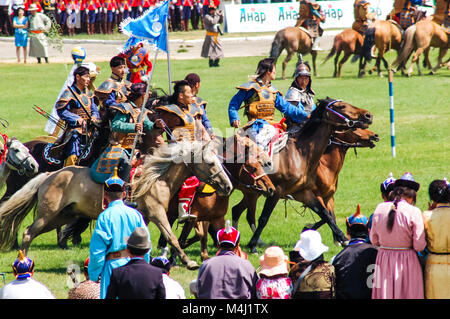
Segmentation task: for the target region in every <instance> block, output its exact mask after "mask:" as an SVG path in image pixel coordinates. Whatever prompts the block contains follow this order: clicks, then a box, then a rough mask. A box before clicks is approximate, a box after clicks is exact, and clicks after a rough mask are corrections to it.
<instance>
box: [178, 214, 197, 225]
mask: <svg viewBox="0 0 450 319" xmlns="http://www.w3.org/2000/svg"><path fill="white" fill-rule="evenodd" d="M196 219H197V216H195V215H192V214H188V213H186V214H184V215H182V216H178V223H180V224H183V223H185V222H187V221H194V220H196Z"/></svg>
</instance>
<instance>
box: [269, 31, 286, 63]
mask: <svg viewBox="0 0 450 319" xmlns="http://www.w3.org/2000/svg"><path fill="white" fill-rule="evenodd" d="M281 31H283V30H281ZM281 31H278V32H277V34H275V38H274V39H273V42H272V47H271V48H270V57H271V58H275V60H277V59H278V57H279V56H280V54H281V51H283V32H281Z"/></svg>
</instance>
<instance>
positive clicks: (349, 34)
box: [322, 29, 364, 78]
mask: <svg viewBox="0 0 450 319" xmlns="http://www.w3.org/2000/svg"><path fill="white" fill-rule="evenodd" d="M363 43H364V37H363V36H362V35H361V34H360V33H359V32H357V31H355V30H353V29H345V30H344V31H342V32H341V33H339V34H338V35H336V36H335V37H334V40H333V47H332V48H331V51H330V53H329V54H328V55H327V57H326V58H325V59H324V60H323V62H322V64H324V63H326V62H327V61H328V60H329V59H331V57H333V56H334V55H335V57H334V73H333V77H335V78H336V77H337V78H340V77H341V71H342V66H343V65H344V63H345V62H347V60H348V58H350V56H351V55H353V54H354V55H355V58H357V57H358V56H359V69H360V70H361V68H362V63H363V61H362V59H363V56H362V46H363ZM342 52H344V56H343V57H342V59H341V60H340V61H339V57H340V55H341V53H342ZM352 62H353V60H352Z"/></svg>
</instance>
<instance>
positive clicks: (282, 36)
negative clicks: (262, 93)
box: [270, 27, 317, 80]
mask: <svg viewBox="0 0 450 319" xmlns="http://www.w3.org/2000/svg"><path fill="white" fill-rule="evenodd" d="M311 48H312V38H311V36H310V35H309V33H308V32H307V30H306V29H303V28H297V27H287V28H284V29H281V30H280V31H278V32H277V33H276V34H275V38H274V39H273V42H272V47H271V49H270V57H271V58H275V59H278V57H279V56H280V54H281V52H282V51H283V49H286V51H287V56H286V58H285V59H284V61H283V72H282V78H283V80H285V79H286V65H287V63H288V62H289V61H290V60H291V59H292V57H293V56H294V54H295V53H296V52H297V53H300V54H302V55H305V54H308V53H311V56H312V64H313V70H314V76H317V71H316V57H317V51H314V50H311Z"/></svg>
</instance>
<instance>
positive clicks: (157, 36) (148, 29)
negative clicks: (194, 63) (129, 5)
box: [120, 0, 169, 52]
mask: <svg viewBox="0 0 450 319" xmlns="http://www.w3.org/2000/svg"><path fill="white" fill-rule="evenodd" d="M168 8H169V1H168V0H167V1H165V2H164V3H163V4H162V5H161V6H159V7H157V8H154V9H150V10H147V11H145V12H144V13H143V14H142V15H141V16H139V17H137V18H135V19H132V18H127V19H125V20H124V21H122V22H121V23H120V30H121V31H122V33H123V34H125V35H127V36H129V39H128V41H127V42H126V43H125V45H124V47H123V50H124V51H125V50H127V49H128V48H130V47H132V46H134V45H136V44H138V43H140V42H143V41H147V42H148V43H150V44H155V45H156V47H157V48H158V49H160V50H163V51H165V52H167V30H166V20H167V13H168Z"/></svg>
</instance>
